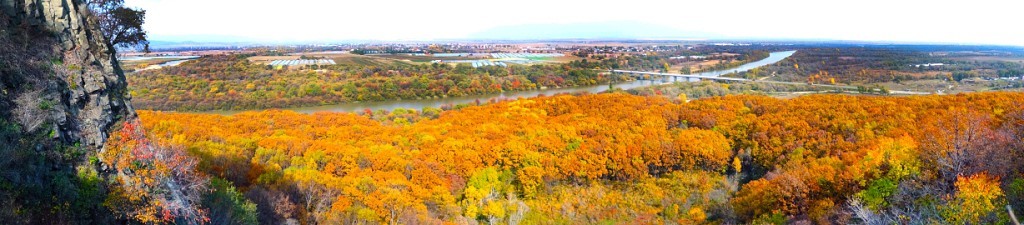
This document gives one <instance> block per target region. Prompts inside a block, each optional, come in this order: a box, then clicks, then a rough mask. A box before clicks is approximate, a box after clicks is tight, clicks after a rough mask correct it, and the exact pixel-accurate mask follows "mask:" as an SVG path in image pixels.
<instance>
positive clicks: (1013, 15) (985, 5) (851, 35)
mask: <svg viewBox="0 0 1024 225" xmlns="http://www.w3.org/2000/svg"><path fill="white" fill-rule="evenodd" d="M626 3H627V2H614V3H604V2H593V1H542V0H523V1H516V2H510V3H507V4H505V3H503V4H489V5H486V6H481V2H479V1H470V0H440V1H395V0H387V1H330V0H296V1H287V2H281V1H270V0H214V1H208V0H127V1H126V5H128V6H130V7H139V8H143V9H145V10H146V11H147V18H146V19H147V21H146V24H145V26H144V27H145V28H146V29H147V31H149V34H150V37H151V38H150V39H152V40H156V41H219V42H236V41H240V42H246V41H248V42H288V43H294V42H333V41H350V40H382V41H395V40H415V41H423V40H438V39H496V38H495V36H496V35H492V34H505V33H515V34H520V35H517V36H514V37H505V39H567V38H582V39H587V38H623V39H638V38H678V39H788V40H793V39H796V40H851V41H875V42H900V43H956V44H998V45H1024V39H1021V38H1018V37H1020V36H1022V35H1024V30H1022V29H1014V28H1012V27H1011V26H1007V25H1006V23H1007V22H1011V21H1020V20H1021V18H1020V15H1019V13H1017V10H1019V9H1021V8H1022V4H1021V3H1020V2H1019V1H1002V0H980V1H971V3H970V4H966V3H965V2H963V1H945V0H944V1H887V0H868V1H842V2H839V1H813V0H784V1H739V0H733V1H654V0H637V1H630V2H628V4H626ZM199 5H202V7H199ZM535 25H545V26H547V28H545V27H540V28H537V26H535ZM552 27H553V28H552ZM534 28H536V29H534ZM639 29H642V30H639ZM551 30H568V31H573V32H571V33H573V34H574V35H564V34H561V33H557V32H555V33H554V34H552V33H553V32H550V31H551ZM616 30H619V31H623V32H620V33H621V34H617V33H616V32H615V31H616ZM496 32H497V33H496ZM597 33H600V35H597Z"/></svg>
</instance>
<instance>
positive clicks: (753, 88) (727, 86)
mask: <svg viewBox="0 0 1024 225" xmlns="http://www.w3.org/2000/svg"><path fill="white" fill-rule="evenodd" d="M808 91H813V92H819V91H833V89H832V88H824V87H821V86H809V85H795V84H775V83H759V82H744V83H721V82H713V81H701V82H676V83H671V84H664V85H656V86H649V87H643V88H637V89H630V90H626V92H628V93H630V94H634V95H641V96H666V97H670V98H676V99H681V100H692V99H701V98H709V97H720V96H726V95H740V94H759V95H764V94H772V93H777V92H808Z"/></svg>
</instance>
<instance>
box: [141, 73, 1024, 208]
mask: <svg viewBox="0 0 1024 225" xmlns="http://www.w3.org/2000/svg"><path fill="white" fill-rule="evenodd" d="M1022 109H1024V94H1021V93H985V94H961V95H948V96H919V97H898V98H897V97H867V96H845V95H811V96H805V97H798V98H794V99H788V100H783V99H776V98H770V97H762V96H727V97H713V98H707V99H701V100H694V101H689V102H679V101H678V100H674V99H673V100H670V99H668V98H664V97H640V96H632V95H628V94H621V93H618V94H596V95H589V94H588V95H580V96H573V95H559V96H552V97H539V98H531V99H520V100H515V101H505V102H499V103H495V104H489V105H484V106H473V107H467V108H463V109H461V110H457V111H445V112H442V113H441V114H440V115H439V116H438V117H437V118H436V119H429V118H428V119H423V120H420V121H417V122H412V123H409V122H400V123H398V122H384V123H382V122H381V121H377V120H373V119H371V118H367V117H364V116H360V115H357V114H350V113H314V114H299V113H294V112H288V111H273V110H272V111H263V112H245V113H241V114H237V115H233V116H220V115H201V114H185V113H165V112H151V111H143V112H140V117H141V119H142V121H143V124H142V125H143V127H145V129H147V130H148V131H149V132H150V133H151V134H152V135H155V136H156V137H155V138H156V140H159V142H161V143H163V144H166V145H179V146H184V147H185V148H186V149H187V150H188V151H189V152H190V153H191V154H193V155H196V156H198V158H199V163H198V165H197V168H198V169H199V170H200V171H202V172H204V173H206V174H209V175H210V176H212V177H213V178H212V179H216V180H222V181H218V182H219V183H218V185H220V186H225V185H228V184H229V185H230V186H231V187H232V188H231V189H230V191H232V192H236V191H237V193H239V194H238V195H241V196H244V200H243V201H235V202H238V204H239V206H238V207H235V208H241V209H244V208H245V207H243V206H246V205H249V204H252V205H255V210H251V211H250V212H251V213H249V214H247V215H252V214H256V215H253V217H256V220H258V221H259V222H261V223H267V224H276V223H278V222H284V221H295V222H301V223H305V224H312V223H321V224H335V223H359V222H370V223H376V222H382V223H404V224H440V223H445V222H457V223H470V222H481V223H508V224H520V223H523V224H531V223H536V222H538V221H544V222H555V223H588V224H592V223H616V222H628V223H641V224H664V223H672V224H694V223H705V222H709V223H793V222H800V221H806V222H815V223H855V222H858V221H861V222H881V223H908V222H924V221H931V222H936V223H1001V222H1006V221H1008V219H1009V217H1008V212H1007V211H1006V209H1005V206H1006V205H1012V206H1013V208H1014V209H1015V210H1019V209H1022V208H1024V205H1022V203H1024V202H1022V200H1021V199H1022V198H1024V195H1022V193H1024V185H1021V184H1024V179H1021V176H1020V172H1021V169H1022V168H1021V165H1020V164H1017V163H1013V162H1015V161H1016V160H1019V159H1021V156H1022V155H1021V152H1020V151H1021V149H1024V110H1022ZM392 113H396V112H392ZM401 113H403V114H415V113H418V112H416V111H406V110H403V111H402V112H401ZM392 118H399V119H401V118H403V117H400V116H399V117H392ZM235 200H239V199H237V198H235ZM243 211H244V210H243ZM1016 213H1017V215H1021V213H1020V211H1017V212H1016ZM247 218H251V217H245V218H242V219H245V220H246V221H251V220H250V219H247Z"/></svg>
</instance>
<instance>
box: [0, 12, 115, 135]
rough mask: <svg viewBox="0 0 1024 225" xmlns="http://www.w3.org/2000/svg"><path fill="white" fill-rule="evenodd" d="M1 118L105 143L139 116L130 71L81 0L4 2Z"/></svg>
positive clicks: (0, 28) (0, 38)
mask: <svg viewBox="0 0 1024 225" xmlns="http://www.w3.org/2000/svg"><path fill="white" fill-rule="evenodd" d="M0 13H2V15H3V16H2V18H0V117H2V118H7V120H8V121H14V122H17V123H18V124H19V125H20V127H21V128H22V129H23V130H24V132H26V133H33V132H38V131H40V130H42V131H47V130H48V132H50V135H51V137H52V138H54V139H56V140H58V141H60V142H63V143H65V144H80V145H81V146H88V147H90V148H92V149H100V148H101V147H102V145H103V143H104V141H105V140H106V139H107V136H108V134H109V130H110V129H111V127H112V126H114V125H116V124H118V123H119V122H121V121H123V120H125V119H126V118H131V117H134V111H133V109H132V107H131V104H130V102H129V97H128V94H127V83H126V81H125V78H124V74H123V72H122V71H121V69H120V66H118V65H117V61H116V60H114V58H113V57H112V54H113V53H112V52H111V50H110V48H109V46H108V45H107V44H106V41H105V40H104V38H103V35H102V34H101V33H100V30H99V29H97V28H96V27H97V26H94V25H95V24H96V21H95V19H94V17H91V16H89V13H90V11H89V10H88V9H87V8H86V5H85V4H84V3H82V2H80V1H79V0H0Z"/></svg>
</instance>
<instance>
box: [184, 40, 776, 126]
mask: <svg viewBox="0 0 1024 225" xmlns="http://www.w3.org/2000/svg"><path fill="white" fill-rule="evenodd" d="M793 53H796V51H785V52H772V53H771V54H770V55H769V56H768V58H764V59H762V60H758V61H755V62H751V63H747V64H743V65H741V66H739V67H736V68H731V69H726V70H717V71H708V72H703V73H699V74H695V75H699V76H709V77H717V76H721V75H724V74H729V73H733V72H744V71H747V70H751V69H754V68H757V67H761V66H765V65H770V64H774V63H776V62H779V61H782V60H783V59H786V58H787V57H789V56H791V55H793ZM665 83H671V81H669V82H662V81H660V80H636V81H630V82H623V83H616V84H613V85H611V86H612V87H614V88H620V89H623V90H628V89H633V88H639V87H646V86H652V85H659V84H665ZM608 89H609V85H608V84H603V85H592V86H580V87H565V88H550V89H542V90H529V91H516V92H505V93H496V94H483V95H472V96H462V97H448V98H438V99H403V100H389V101H379V102H350V103H342V104H337V105H325V106H313V107H295V108H284V109H283V110H291V111H296V112H300V113H314V112H356V111H362V110H365V109H370V110H374V111H376V110H379V109H383V110H388V111H391V110H395V109H398V108H405V109H417V110H419V109H423V108H426V107H441V106H442V105H448V104H451V105H458V104H465V103H472V102H476V101H477V100H479V101H481V102H487V101H488V100H490V99H517V98H530V97H536V96H541V95H544V96H551V95H556V94H563V93H582V92H589V93H600V92H603V91H607V90H608ZM239 112H243V111H233V110H228V111H225V110H214V111H203V112H199V113H210V114H221V115H231V114H236V113H239Z"/></svg>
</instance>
